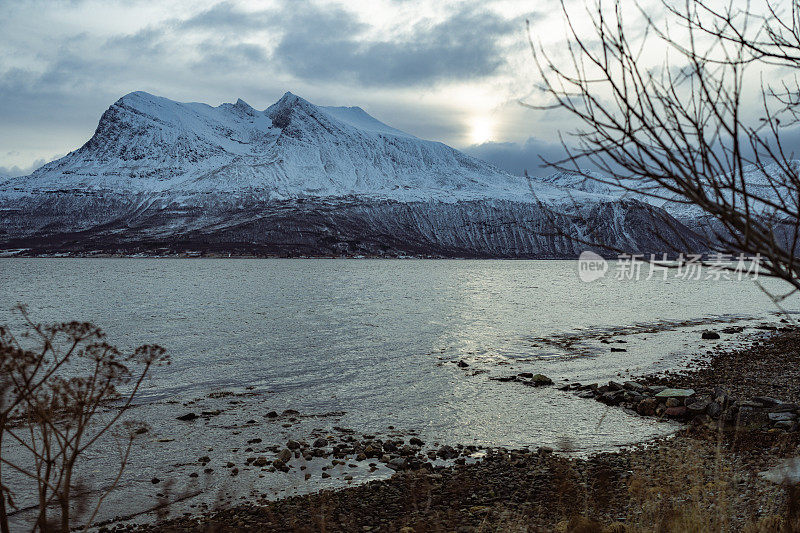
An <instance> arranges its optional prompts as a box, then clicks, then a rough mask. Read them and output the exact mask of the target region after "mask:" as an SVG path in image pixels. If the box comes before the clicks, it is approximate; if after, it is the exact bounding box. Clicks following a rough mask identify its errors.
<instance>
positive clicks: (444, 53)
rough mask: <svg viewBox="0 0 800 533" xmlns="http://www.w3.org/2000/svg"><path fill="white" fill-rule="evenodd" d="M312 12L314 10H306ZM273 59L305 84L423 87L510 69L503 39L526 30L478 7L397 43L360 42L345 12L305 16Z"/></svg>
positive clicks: (356, 26) (315, 11)
mask: <svg viewBox="0 0 800 533" xmlns="http://www.w3.org/2000/svg"><path fill="white" fill-rule="evenodd" d="M307 6H310V4H307ZM301 16H302V18H303V19H305V22H303V21H300V20H298V21H296V22H298V24H296V25H293V27H292V29H291V30H290V31H289V32H288V33H287V34H286V35H284V37H283V38H282V39H281V41H280V43H279V44H278V46H277V48H276V50H275V53H274V56H275V58H276V59H277V60H278V61H279V62H280V63H281V64H282V65H283V67H284V68H285V69H287V70H289V71H290V72H292V73H294V74H295V75H297V76H299V77H302V78H305V79H326V80H330V79H337V80H340V81H358V82H360V83H363V84H365V85H371V86H379V85H383V86H397V85H420V84H423V83H430V82H435V81H438V80H441V79H470V78H476V77H482V76H488V75H491V74H493V73H494V72H496V71H497V70H498V68H499V67H500V66H502V65H503V64H504V63H505V59H504V57H503V56H504V51H503V49H502V47H501V45H500V44H499V43H498V39H500V38H501V37H503V36H505V35H508V34H510V33H512V32H514V31H516V30H517V29H519V30H520V31H522V30H521V28H522V25H521V24H517V23H516V22H514V21H508V20H505V19H503V18H501V17H499V16H497V15H495V14H493V13H491V12H488V11H483V10H481V9H479V8H475V7H467V8H463V9H462V10H461V11H458V12H457V13H455V14H454V15H453V16H451V17H450V18H449V19H448V20H446V21H444V22H442V23H438V24H433V25H431V24H418V25H416V26H415V27H414V28H412V31H411V33H410V35H408V36H405V37H404V38H401V39H399V40H393V41H364V40H361V39H358V37H359V33H360V29H361V28H362V25H361V24H360V23H358V22H356V21H354V20H353V19H352V15H351V14H349V13H346V12H343V11H341V10H338V9H337V10H327V11H320V10H318V9H315V8H311V9H308V10H306V11H305V12H304V13H303V15H301Z"/></svg>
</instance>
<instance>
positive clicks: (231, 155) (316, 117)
mask: <svg viewBox="0 0 800 533" xmlns="http://www.w3.org/2000/svg"><path fill="white" fill-rule="evenodd" d="M665 217H669V215H668V214H667V213H665V212H663V211H662V210H660V209H654V208H652V207H651V206H649V205H647V204H646V203H643V202H641V201H638V200H636V199H627V198H621V197H620V196H619V195H617V194H614V193H613V191H609V190H604V189H602V188H589V187H587V186H583V187H581V186H579V185H578V184H575V183H571V182H566V183H565V182H564V180H563V179H555V178H553V179H550V180H527V179H525V178H522V177H519V176H512V175H510V174H508V173H506V172H503V171H501V170H499V169H497V168H495V167H493V166H492V165H490V164H488V163H486V162H483V161H480V160H478V159H475V158H472V157H469V156H467V155H465V154H463V153H461V152H459V151H458V150H455V149H453V148H451V147H449V146H446V145H444V144H442V143H439V142H433V141H427V140H423V139H419V138H417V137H415V136H413V135H409V134H407V133H404V132H402V131H399V130H397V129H395V128H392V127H390V126H388V125H386V124H384V123H382V122H380V121H378V120H377V119H375V118H373V117H372V116H370V115H368V114H367V113H366V112H365V111H364V110H362V109H361V108H358V107H321V106H316V105H313V104H311V103H310V102H308V101H306V100H304V99H302V98H300V97H298V96H296V95H293V94H291V93H286V94H285V95H284V96H283V97H282V98H281V99H280V100H279V101H278V102H276V103H275V104H273V105H272V106H270V107H268V108H267V109H266V110H263V111H258V110H256V109H253V108H252V107H250V106H249V105H248V104H246V103H245V102H243V101H242V100H238V101H237V102H236V103H234V104H222V105H220V106H217V107H211V106H208V105H206V104H200V103H178V102H174V101H172V100H169V99H166V98H162V97H158V96H153V95H151V94H147V93H144V92H134V93H130V94H128V95H126V96H124V97H122V98H121V99H119V100H118V101H117V102H115V103H114V104H113V105H112V106H111V107H110V108H109V109H108V110H107V111H106V112H105V113H104V114H103V116H102V117H101V119H100V122H99V124H98V127H97V130H96V131H95V133H94V135H93V136H92V138H91V139H90V140H89V141H88V142H87V143H86V144H84V145H83V146H82V147H80V148H79V149H77V150H75V151H73V152H71V153H69V154H67V155H66V156H65V157H63V158H61V159H58V160H56V161H53V162H51V163H48V164H46V165H44V166H43V167H41V168H39V169H38V170H36V171H35V172H33V174H31V175H29V176H24V177H19V178H10V179H5V180H2V181H0V221H1V222H2V226H1V227H0V247H3V248H33V249H35V250H76V251H88V250H121V251H128V252H130V251H134V250H154V249H169V250H182V249H203V250H208V251H221V252H224V251H228V252H236V253H262V254H288V255H292V254H294V255H296V254H314V255H316V254H323V255H327V254H338V253H346V254H375V255H397V254H407V253H412V254H432V255H442V256H481V257H571V256H574V255H576V254H577V253H579V251H580V250H582V249H584V248H586V245H585V244H582V243H580V242H577V241H576V240H575V238H577V239H579V240H586V241H591V242H597V241H600V243H601V244H603V245H606V246H609V247H613V248H620V249H626V250H629V251H644V250H645V249H648V250H649V249H653V248H654V247H655V248H656V249H657V250H659V251H661V250H664V248H665V246H664V243H658V242H655V241H654V235H655V234H661V233H663V234H665V236H666V239H667V240H668V241H669V240H672V241H676V242H677V241H678V240H686V239H687V238H688V239H689V240H690V241H691V242H692V243H693V244H694V245H697V246H701V240H700V239H698V238H696V236H694V235H691V232H689V231H688V230H686V231H684V229H685V228H682V227H680V226H679V229H678V230H677V233H676V230H674V229H672V228H671V226H672V223H671V221H670V224H664V223H663V221H664V219H665ZM652 225H656V226H658V228H654V227H652ZM667 228H670V229H667ZM654 229H661V230H663V231H661V232H659V231H656V232H654V231H653V230H654ZM653 251H655V250H653Z"/></svg>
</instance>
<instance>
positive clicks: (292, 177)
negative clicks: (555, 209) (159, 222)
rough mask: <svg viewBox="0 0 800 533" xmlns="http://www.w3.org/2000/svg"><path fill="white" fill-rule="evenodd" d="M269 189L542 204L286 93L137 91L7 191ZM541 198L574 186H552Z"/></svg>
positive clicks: (500, 180) (517, 187)
mask: <svg viewBox="0 0 800 533" xmlns="http://www.w3.org/2000/svg"><path fill="white" fill-rule="evenodd" d="M76 189H80V190H84V191H114V192H122V193H140V192H150V193H156V192H158V193H166V192H168V193H170V194H171V195H174V196H180V195H193V194H205V193H222V192H224V193H226V194H237V193H243V194H261V195H264V196H265V197H267V198H271V199H287V198H298V197H345V196H350V195H359V196H370V197H375V198H384V199H393V200H398V201H420V200H437V201H458V200H466V199H476V198H494V199H507V200H515V201H522V202H533V201H535V200H536V198H534V197H533V195H532V194H531V190H530V186H529V183H528V182H527V180H525V179H524V178H521V177H517V176H512V175H510V174H508V173H505V172H503V171H501V170H499V169H497V168H495V167H493V166H491V165H489V164H488V163H485V162H483V161H480V160H477V159H474V158H472V157H469V156H467V155H465V154H463V153H461V152H459V151H458V150H455V149H453V148H451V147H449V146H447V145H444V144H442V143H439V142H433V141H426V140H422V139H418V138H417V137H414V136H412V135H409V134H407V133H403V132H401V131H399V130H396V129H394V128H392V127H390V126H387V125H386V124H383V123H381V122H380V121H378V120H377V119H375V118H373V117H371V116H370V115H368V114H367V113H366V112H365V111H363V110H362V109H360V108H357V107H349V108H347V107H319V106H315V105H313V104H311V103H310V102H308V101H306V100H304V99H302V98H300V97H298V96H295V95H293V94H292V93H286V94H285V95H284V96H283V97H282V98H281V99H280V100H279V101H278V102H276V103H275V104H273V105H272V106H270V107H269V108H267V109H266V110H264V111H257V110H255V109H253V108H252V107H250V106H249V105H248V104H246V103H245V102H244V101H242V100H238V101H237V102H236V103H235V104H222V105H220V106H218V107H211V106H209V105H206V104H200V103H178V102H174V101H171V100H168V99H166V98H162V97H158V96H153V95H151V94H148V93H144V92H134V93H130V94H128V95H126V96H124V97H122V98H121V99H120V100H118V101H117V102H116V103H114V105H112V106H111V107H110V108H109V109H108V110H107V111H106V112H105V113H104V114H103V116H102V118H101V119H100V123H99V125H98V127H97V130H96V132H95V134H94V135H93V136H92V138H91V139H90V140H89V141H88V142H87V143H86V144H85V145H84V146H82V147H81V148H79V149H78V150H76V151H74V152H71V153H70V154H68V155H66V156H65V157H63V158H61V159H59V160H57V161H53V162H51V163H48V164H47V165H45V166H43V167H42V168H40V169H38V170H36V171H35V172H34V173H33V174H31V175H30V176H27V177H22V178H18V179H12V180H6V181H5V183H3V184H0V190H1V191H3V192H5V194H6V195H9V194H13V193H16V194H26V193H32V192H42V191H48V190H49V191H54V190H76ZM536 196H537V197H538V199H539V200H557V199H558V198H561V197H563V196H564V194H563V192H561V191H559V190H558V189H557V188H554V187H551V186H549V185H545V184H542V185H541V186H540V187H539V188H538V189H537V191H536Z"/></svg>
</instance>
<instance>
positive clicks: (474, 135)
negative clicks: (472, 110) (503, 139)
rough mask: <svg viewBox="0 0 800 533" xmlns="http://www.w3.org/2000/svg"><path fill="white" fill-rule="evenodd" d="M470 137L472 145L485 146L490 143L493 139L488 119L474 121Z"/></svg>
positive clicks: (480, 118)
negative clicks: (484, 144)
mask: <svg viewBox="0 0 800 533" xmlns="http://www.w3.org/2000/svg"><path fill="white" fill-rule="evenodd" d="M469 136H470V141H471V142H472V144H483V143H485V142H487V141H489V140H490V139H491V138H492V123H491V121H490V120H489V119H488V118H486V117H478V118H475V119H473V120H472V126H471V129H470V133H469Z"/></svg>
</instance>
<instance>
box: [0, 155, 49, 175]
mask: <svg viewBox="0 0 800 533" xmlns="http://www.w3.org/2000/svg"><path fill="white" fill-rule="evenodd" d="M45 163H47V161H46V160H45V159H37V160H36V161H34V162H33V163H31V164H30V165H28V166H26V167H19V166H17V165H14V166H11V167H4V166H2V165H0V178H13V177H15V176H27V175H28V174H30V173H31V172H33V171H34V170H36V169H37V168H39V167H40V166H42V165H44V164H45Z"/></svg>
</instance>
